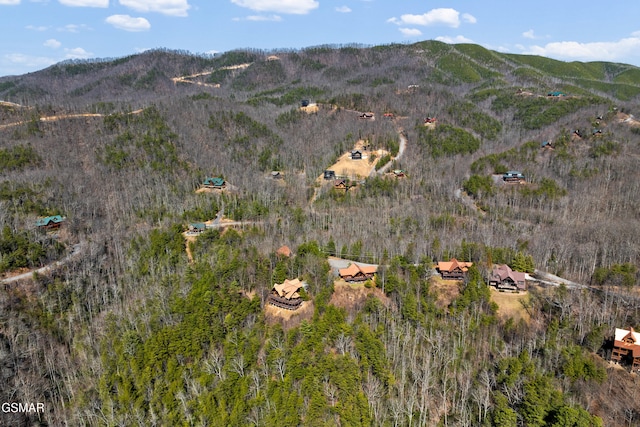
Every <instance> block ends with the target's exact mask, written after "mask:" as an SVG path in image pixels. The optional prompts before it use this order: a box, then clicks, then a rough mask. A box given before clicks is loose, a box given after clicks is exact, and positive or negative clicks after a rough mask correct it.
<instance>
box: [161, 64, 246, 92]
mask: <svg viewBox="0 0 640 427" xmlns="http://www.w3.org/2000/svg"><path fill="white" fill-rule="evenodd" d="M251 64H253V62H249V63H246V64H238V65H229V66H227V67H220V68H217V69H216V70H211V71H204V72H202V73H196V74H191V75H190V76H180V77H173V78H171V81H172V82H173V83H174V84H178V83H188V84H192V85H198V86H204V87H211V88H219V87H220V83H213V84H212V83H204V82H196V81H193V80H190V79H194V78H196V77H202V76H208V75H211V74H212V73H213V72H214V71H218V70H240V69H244V68H247V67H249V66H250V65H251Z"/></svg>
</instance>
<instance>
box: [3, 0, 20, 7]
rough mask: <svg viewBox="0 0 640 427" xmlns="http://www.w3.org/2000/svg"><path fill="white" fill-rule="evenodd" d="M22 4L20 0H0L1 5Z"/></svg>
mask: <svg viewBox="0 0 640 427" xmlns="http://www.w3.org/2000/svg"><path fill="white" fill-rule="evenodd" d="M16 4H20V0H0V6H15V5H16Z"/></svg>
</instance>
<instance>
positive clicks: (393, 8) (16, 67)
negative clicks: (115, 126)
mask: <svg viewBox="0 0 640 427" xmlns="http://www.w3.org/2000/svg"><path fill="white" fill-rule="evenodd" d="M639 17H640V2H639V1H637V0H634V1H624V0H623V1H620V2H618V3H615V4H614V5H611V4H609V3H606V2H602V1H600V2H596V1H593V0H581V1H575V0H538V1H536V2H518V1H514V0H485V1H478V0H450V1H432V0H398V1H389V0H0V30H1V34H2V35H1V36H0V76H8V75H21V74H25V73H29V72H33V71H37V70H41V69H43V68H46V67H48V66H50V65H52V64H55V63H57V62H60V61H64V60H69V59H95V58H100V59H107V58H119V57H123V56H127V55H131V54H135V53H140V52H143V51H145V50H148V49H155V48H167V49H176V50H183V51H188V52H191V53H195V54H204V53H208V54H214V53H220V52H225V51H229V50H233V49H241V48H256V49H264V50H273V49H290V48H294V49H297V48H304V47H311V46H320V45H345V44H353V43H356V44H362V45H367V46H368V45H380V44H390V43H414V42H417V41H421V40H440V41H444V42H447V43H475V44H479V45H482V46H484V47H486V48H488V49H492V50H497V51H501V52H506V53H518V54H533V55H541V56H547V57H550V58H555V59H560V60H564V61H612V62H622V63H627V64H632V65H636V66H640V19H638V18H639Z"/></svg>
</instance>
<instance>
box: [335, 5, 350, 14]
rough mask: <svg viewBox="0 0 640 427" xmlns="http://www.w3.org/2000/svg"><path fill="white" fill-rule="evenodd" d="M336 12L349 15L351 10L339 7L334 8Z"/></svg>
mask: <svg viewBox="0 0 640 427" xmlns="http://www.w3.org/2000/svg"><path fill="white" fill-rule="evenodd" d="M336 12H340V13H349V12H351V9H350V8H349V6H340V7H336Z"/></svg>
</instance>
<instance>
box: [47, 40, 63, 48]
mask: <svg viewBox="0 0 640 427" xmlns="http://www.w3.org/2000/svg"><path fill="white" fill-rule="evenodd" d="M43 46H45V47H50V48H51V49H57V48H59V47H60V46H62V43H60V42H59V41H58V40H56V39H49V40H47V41H46V42H44V43H43Z"/></svg>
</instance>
